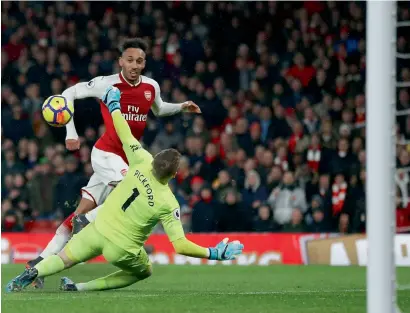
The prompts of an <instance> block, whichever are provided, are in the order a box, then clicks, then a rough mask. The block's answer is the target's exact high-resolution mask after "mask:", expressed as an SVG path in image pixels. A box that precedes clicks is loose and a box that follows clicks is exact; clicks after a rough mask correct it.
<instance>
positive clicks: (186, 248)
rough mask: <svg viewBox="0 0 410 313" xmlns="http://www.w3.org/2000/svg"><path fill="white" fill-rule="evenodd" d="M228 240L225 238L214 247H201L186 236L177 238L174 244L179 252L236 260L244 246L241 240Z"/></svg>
mask: <svg viewBox="0 0 410 313" xmlns="http://www.w3.org/2000/svg"><path fill="white" fill-rule="evenodd" d="M228 240H229V239H228V238H225V239H224V240H222V241H221V242H220V243H219V244H217V245H216V247H214V248H204V247H201V246H199V245H197V244H195V243H193V242H192V241H190V240H188V239H187V238H185V237H183V238H180V239H178V240H175V241H174V242H173V243H172V244H173V246H174V249H175V252H177V253H178V254H183V255H186V256H190V257H194V258H201V259H210V260H219V261H225V260H234V259H235V258H236V256H237V255H239V254H241V253H242V250H243V248H244V247H243V244H241V243H240V242H239V241H232V242H229V243H228Z"/></svg>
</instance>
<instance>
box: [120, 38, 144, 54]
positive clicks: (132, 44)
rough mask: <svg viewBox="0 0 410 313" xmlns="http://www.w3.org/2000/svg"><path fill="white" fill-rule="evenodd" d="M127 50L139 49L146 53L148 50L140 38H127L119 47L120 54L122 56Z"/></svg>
mask: <svg viewBox="0 0 410 313" xmlns="http://www.w3.org/2000/svg"><path fill="white" fill-rule="evenodd" d="M129 48H135V49H141V50H142V51H144V52H146V51H147V49H148V45H147V43H146V42H145V41H144V40H143V39H141V38H128V39H125V40H124V42H123V43H122V44H121V45H120V46H119V50H120V53H121V54H122V53H123V52H124V51H125V50H127V49H129Z"/></svg>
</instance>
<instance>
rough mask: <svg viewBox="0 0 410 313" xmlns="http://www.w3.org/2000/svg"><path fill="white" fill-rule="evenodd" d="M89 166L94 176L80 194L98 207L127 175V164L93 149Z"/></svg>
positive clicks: (110, 154) (112, 154)
mask: <svg viewBox="0 0 410 313" xmlns="http://www.w3.org/2000/svg"><path fill="white" fill-rule="evenodd" d="M91 165H92V167H93V170H94V174H93V175H92V176H91V178H90V180H89V181H88V184H87V186H85V187H83V188H82V189H81V194H82V197H83V198H85V199H88V200H91V201H94V203H95V204H96V205H97V206H99V205H101V204H102V203H103V202H104V201H105V199H106V198H107V197H108V195H109V194H110V192H111V191H112V190H113V189H114V187H115V186H116V185H117V184H118V183H119V182H120V181H122V179H123V178H124V176H125V175H126V174H127V171H128V164H127V163H125V162H124V160H123V159H122V158H121V157H120V156H119V155H116V154H114V153H111V152H106V151H103V150H100V149H97V148H96V147H94V148H93V150H92V151H91Z"/></svg>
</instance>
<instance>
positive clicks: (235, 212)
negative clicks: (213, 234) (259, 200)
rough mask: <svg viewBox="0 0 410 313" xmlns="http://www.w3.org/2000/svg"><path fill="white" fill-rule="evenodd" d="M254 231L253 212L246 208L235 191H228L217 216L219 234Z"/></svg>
mask: <svg viewBox="0 0 410 313" xmlns="http://www.w3.org/2000/svg"><path fill="white" fill-rule="evenodd" d="M251 229H252V211H250V210H249V209H248V208H246V207H244V206H243V204H242V202H240V200H239V199H238V194H237V192H235V191H234V190H230V191H228V193H227V194H226V199H225V201H224V204H223V205H221V207H220V208H219V211H218V214H217V227H216V231H218V232H245V231H250V230H251Z"/></svg>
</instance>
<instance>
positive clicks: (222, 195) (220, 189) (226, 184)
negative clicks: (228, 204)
mask: <svg viewBox="0 0 410 313" xmlns="http://www.w3.org/2000/svg"><path fill="white" fill-rule="evenodd" d="M214 189H215V194H216V199H217V201H218V202H220V203H223V202H224V201H225V199H226V194H227V193H228V191H229V190H234V189H235V187H234V184H233V182H232V178H231V176H230V175H229V173H228V171H226V170H222V171H220V172H219V173H218V179H217V180H216V181H215V183H214Z"/></svg>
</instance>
